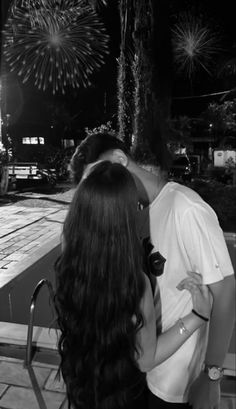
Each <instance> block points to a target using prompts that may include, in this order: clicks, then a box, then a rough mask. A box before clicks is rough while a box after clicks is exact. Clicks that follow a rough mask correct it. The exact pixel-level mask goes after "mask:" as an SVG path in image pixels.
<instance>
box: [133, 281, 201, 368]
mask: <svg viewBox="0 0 236 409" xmlns="http://www.w3.org/2000/svg"><path fill="white" fill-rule="evenodd" d="M145 281H146V290H145V294H144V297H143V300H142V303H141V309H142V313H143V318H144V325H143V327H142V328H141V329H140V330H139V332H138V333H137V345H138V349H139V351H140V354H139V357H137V363H138V365H139V368H140V370H141V371H142V372H147V371H150V370H151V369H152V368H154V367H155V366H157V365H159V364H161V363H162V362H163V361H165V360H166V359H167V358H169V357H170V356H171V355H172V354H174V353H175V352H176V351H177V350H178V349H179V348H180V347H181V345H183V343H184V342H185V341H186V340H187V339H188V338H189V337H190V336H191V335H192V334H193V333H194V331H196V329H197V328H199V327H200V326H201V325H203V324H204V323H205V322H204V320H203V319H201V318H199V317H197V316H196V315H195V314H194V313H190V314H188V315H186V316H185V317H183V318H182V319H181V320H180V321H178V322H177V323H176V324H175V325H173V326H172V327H171V328H170V329H168V330H167V331H165V332H164V333H162V334H160V335H158V336H157V335H156V317H155V310H154V303H153V296H152V290H151V285H150V282H149V279H148V278H147V277H146V276H145ZM199 291H200V290H199Z"/></svg>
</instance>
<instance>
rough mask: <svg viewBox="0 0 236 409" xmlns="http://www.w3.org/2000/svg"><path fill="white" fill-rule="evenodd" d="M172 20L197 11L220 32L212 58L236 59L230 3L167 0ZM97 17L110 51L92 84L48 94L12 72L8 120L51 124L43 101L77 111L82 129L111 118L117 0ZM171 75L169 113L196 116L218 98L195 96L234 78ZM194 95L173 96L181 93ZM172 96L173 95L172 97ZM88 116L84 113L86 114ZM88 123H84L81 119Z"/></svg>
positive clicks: (222, 86) (114, 105)
mask: <svg viewBox="0 0 236 409" xmlns="http://www.w3.org/2000/svg"><path fill="white" fill-rule="evenodd" d="M170 4H171V7H170V10H171V13H172V16H171V20H172V21H174V16H175V14H176V15H177V14H178V12H179V11H184V10H186V9H187V7H189V5H191V7H192V8H193V9H195V10H198V11H199V10H200V12H201V13H202V14H203V15H204V18H205V19H206V20H208V21H209V22H210V24H211V25H212V26H214V27H215V28H216V30H217V32H218V33H219V38H220V42H221V47H222V52H220V53H219V56H218V57H217V63H218V60H219V59H220V58H221V57H222V56H223V55H224V56H226V55H232V56H234V57H236V30H235V13H234V7H233V4H232V2H231V1H229V0H225V1H224V2H223V4H222V2H217V1H213V0H207V1H202V2H200V1H198V0H195V1H193V0H192V1H189V0H188V1H185V0H178V1H172V2H170ZM6 6H7V0H4V1H2V2H1V8H2V22H3V21H4V19H5V18H6V8H7V7H6ZM101 17H102V19H103V21H104V24H105V26H106V28H107V32H108V34H109V35H110V55H109V56H108V57H107V58H106V64H105V65H104V66H103V67H102V69H101V70H100V71H99V72H97V73H96V74H94V75H93V76H92V86H91V87H90V88H88V89H78V90H77V91H73V90H70V89H68V92H67V94H66V96H65V97H64V96H60V95H58V96H56V97H55V96H52V95H51V94H50V93H47V92H46V93H43V92H42V91H39V90H37V89H36V88H35V87H34V86H33V85H32V84H31V83H30V82H29V83H26V84H25V85H22V83H21V80H20V78H19V77H17V75H15V74H8V75H7V91H8V96H7V108H6V109H7V110H9V111H11V114H12V121H13V123H16V124H17V126H19V125H20V123H21V122H22V123H31V124H33V123H35V124H37V126H38V125H39V124H41V126H42V128H43V127H44V125H45V124H46V123H50V121H51V118H50V114H49V113H48V109H47V104H48V103H49V104H53V103H55V102H58V101H59V102H61V103H62V104H65V105H66V106H67V107H68V110H70V111H71V112H72V114H75V113H76V112H79V113H80V115H81V127H84V126H96V125H98V122H99V119H98V118H100V123H102V122H103V121H106V120H108V119H110V118H111V117H114V115H115V112H116V110H117V97H116V93H117V91H116V89H117V79H116V78H117V57H118V56H119V38H120V37H119V35H120V34H119V14H118V9H117V1H115V0H108V7H107V8H104V9H103V10H102V16H101ZM175 74H176V73H175V69H174V79H173V90H172V97H173V104H172V107H173V114H185V113H186V114H189V115H191V116H196V115H198V114H199V113H200V112H201V111H202V110H203V109H204V107H205V106H206V104H207V103H208V102H210V101H212V100H219V97H215V98H214V97H206V98H199V99H197V98H196V96H198V95H201V94H208V93H214V92H219V91H224V90H226V89H228V87H233V86H234V85H235V82H236V81H235V78H233V79H232V78H230V81H228V83H227V81H226V80H225V79H224V80H222V78H216V77H215V76H210V75H209V74H207V73H206V72H204V70H202V71H199V73H196V75H195V78H194V80H193V81H192V82H191V83H190V81H188V80H186V78H184V77H183V76H182V77H181V75H175ZM189 96H192V97H194V98H192V99H191V98H190V99H186V100H185V99H178V98H181V97H189ZM176 98H177V99H176ZM88 112H89V113H90V115H87V113H88ZM86 121H87V123H86Z"/></svg>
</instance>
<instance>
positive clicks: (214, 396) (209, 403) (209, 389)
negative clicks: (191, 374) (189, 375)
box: [188, 372, 220, 409]
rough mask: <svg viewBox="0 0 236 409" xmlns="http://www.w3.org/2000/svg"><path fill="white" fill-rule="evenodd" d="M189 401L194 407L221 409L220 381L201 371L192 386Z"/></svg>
mask: <svg viewBox="0 0 236 409" xmlns="http://www.w3.org/2000/svg"><path fill="white" fill-rule="evenodd" d="M188 403H189V404H190V405H192V407H193V409H220V382H219V381H211V380H210V379H209V378H208V376H207V374H205V373H204V372H201V373H200V375H199V377H198V378H197V379H196V380H195V381H194V382H193V383H192V385H191V386H190V389H189V398H188Z"/></svg>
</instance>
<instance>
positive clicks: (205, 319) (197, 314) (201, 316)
mask: <svg viewBox="0 0 236 409" xmlns="http://www.w3.org/2000/svg"><path fill="white" fill-rule="evenodd" d="M192 313H193V314H195V315H196V316H197V317H199V318H201V319H202V320H203V321H206V322H207V321H209V318H207V317H204V316H203V315H201V314H199V313H198V312H197V311H195V310H192Z"/></svg>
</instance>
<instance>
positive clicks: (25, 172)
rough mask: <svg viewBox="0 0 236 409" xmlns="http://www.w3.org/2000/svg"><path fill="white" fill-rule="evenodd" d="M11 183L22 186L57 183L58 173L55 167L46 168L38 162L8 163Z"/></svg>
mask: <svg viewBox="0 0 236 409" xmlns="http://www.w3.org/2000/svg"><path fill="white" fill-rule="evenodd" d="M8 171H9V174H8V175H9V185H10V186H11V187H13V188H16V187H17V188H18V187H19V188H21V187H28V186H29V185H30V186H31V185H32V186H37V185H42V184H47V185H50V186H54V185H55V184H56V174H55V172H54V170H53V169H44V168H42V167H41V166H39V164H38V163H36V162H13V163H9V164H8Z"/></svg>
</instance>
